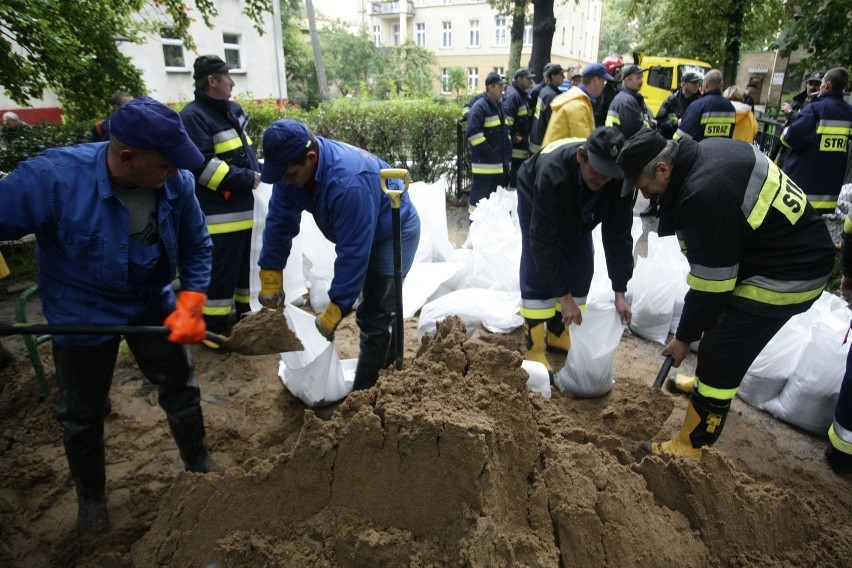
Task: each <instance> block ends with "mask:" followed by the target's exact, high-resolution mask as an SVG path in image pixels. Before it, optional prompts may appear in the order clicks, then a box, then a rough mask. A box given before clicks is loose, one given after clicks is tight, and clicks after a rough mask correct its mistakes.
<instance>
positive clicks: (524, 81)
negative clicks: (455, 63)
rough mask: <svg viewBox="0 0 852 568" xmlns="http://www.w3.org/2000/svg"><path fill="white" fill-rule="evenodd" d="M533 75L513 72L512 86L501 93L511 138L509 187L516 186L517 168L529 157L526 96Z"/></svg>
mask: <svg viewBox="0 0 852 568" xmlns="http://www.w3.org/2000/svg"><path fill="white" fill-rule="evenodd" d="M533 78H534V77H533V75H532V73H530V70H529V69H527V68H526V67H521V68H520V69H518V70H517V71H515V75H514V78H513V81H512V84H511V85H509V86H508V87H507V88H506V91H505V92H504V93H503V111H504V112H505V113H506V123H507V124H508V125H509V136H511V138H512V168H511V171H510V172H509V187H516V186H517V181H516V180H517V178H518V168H520V167H521V164H523V163H524V160H526V159H527V158H529V157H530V123H531V122H532V107H531V106H530V96H529V94H528V92H529V89H530V87H531V86H532V84H533Z"/></svg>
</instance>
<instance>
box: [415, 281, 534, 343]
mask: <svg viewBox="0 0 852 568" xmlns="http://www.w3.org/2000/svg"><path fill="white" fill-rule="evenodd" d="M520 301H521V294H520V292H504V291H500V290H483V289H481V288H467V289H464V290H456V291H455V292H450V293H449V294H446V295H444V296H441V297H440V298H438V299H437V300H434V301H432V302H429V303H428V304H426V305H425V306H423V309H422V310H420V321H419V322H418V324H417V337H418V339H423V334H425V333H435V329H436V326H437V322H439V321H441V320H443V319H444V318H446V317H447V316H459V318H461V320H462V321H463V322H464V325H465V328H466V331H467V336H468V337H470V336H471V335H473V332H474V330H475V329H476V328H477V327H479V325H480V324H482V326H483V327H484V328H485V329H487V330H488V331H490V332H492V333H511V332H512V331H514V330H516V329H518V328H519V327H521V325H522V324H523V323H524V319H523V318H522V317H521V315H520V314H519V313H518V305H519V303H520Z"/></svg>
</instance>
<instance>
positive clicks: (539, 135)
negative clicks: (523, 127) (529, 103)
mask: <svg viewBox="0 0 852 568" xmlns="http://www.w3.org/2000/svg"><path fill="white" fill-rule="evenodd" d="M559 95H560V93H559V90H558V89H557V88H556V87H554V86H553V83H550V82H548V83H547V84H546V85H545V86H544V87H542V89H541V91H540V92H539V93H538V100H537V101H536V103H535V108H534V110H533V119H532V125H530V153H532V154H535V153H536V152H538V151H539V150H541V148H542V147H543V146H546V143H545V142H544V137H545V133H546V132H547V125H548V123H549V122H550V116H551V113H552V112H553V110H552V109H551V108H550V103H551V102H553V100H554V99H556V97H558V96H559Z"/></svg>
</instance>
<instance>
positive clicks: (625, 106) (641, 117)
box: [604, 87, 654, 140]
mask: <svg viewBox="0 0 852 568" xmlns="http://www.w3.org/2000/svg"><path fill="white" fill-rule="evenodd" d="M604 124H605V126H611V127H613V128H618V129H619V130H620V131H621V133H622V134H624V139H625V140H626V139H628V138H630V137H631V136H633V135H634V134H636V133H637V132H639V131H640V130H641V129H642V128H651V127H652V126H651V125H652V124H654V117H653V116H652V115H651V110H650V109H649V108H648V105H646V104H645V97H643V96H642V93H640V92H639V91H631V90H630V89H627V88H625V87H621V89H620V90H619V91H618V94H617V95H615V98H614V99H612V102H611V103H610V105H609V110H608V111H607V113H606V120H605V122H604Z"/></svg>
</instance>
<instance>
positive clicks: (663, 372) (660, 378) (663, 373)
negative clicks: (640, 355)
mask: <svg viewBox="0 0 852 568" xmlns="http://www.w3.org/2000/svg"><path fill="white" fill-rule="evenodd" d="M672 365H674V357H673V356H671V355H666V359H665V361H663V366H662V367H660V372H659V373H657V378H656V379H654V385H653V386H652V387H651V389H652V390H653V389H659V388H660V387H662V386H663V383H664V382H665V381H666V377H668V376H669V371H671V370H672Z"/></svg>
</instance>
